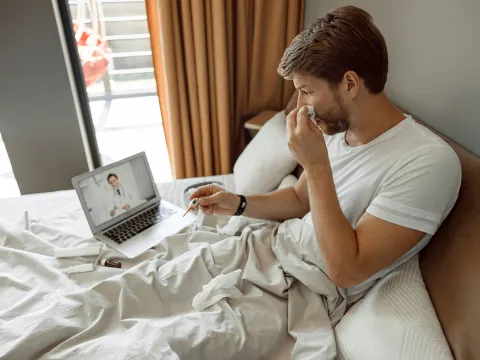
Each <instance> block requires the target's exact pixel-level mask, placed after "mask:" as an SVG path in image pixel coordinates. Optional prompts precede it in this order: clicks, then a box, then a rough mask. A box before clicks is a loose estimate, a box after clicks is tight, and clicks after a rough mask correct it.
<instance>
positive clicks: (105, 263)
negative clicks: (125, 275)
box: [98, 259, 122, 269]
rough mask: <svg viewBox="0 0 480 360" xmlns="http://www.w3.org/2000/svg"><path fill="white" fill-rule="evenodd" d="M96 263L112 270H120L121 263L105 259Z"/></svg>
mask: <svg viewBox="0 0 480 360" xmlns="http://www.w3.org/2000/svg"><path fill="white" fill-rule="evenodd" d="M98 263H99V264H100V265H103V266H107V267H114V268H119V269H120V268H121V267H122V263H121V262H120V261H115V260H107V259H100V260H98Z"/></svg>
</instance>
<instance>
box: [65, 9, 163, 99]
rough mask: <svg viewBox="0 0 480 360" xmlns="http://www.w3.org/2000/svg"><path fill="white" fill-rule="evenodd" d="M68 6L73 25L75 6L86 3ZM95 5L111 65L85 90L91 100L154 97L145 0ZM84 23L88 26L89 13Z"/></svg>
mask: <svg viewBox="0 0 480 360" xmlns="http://www.w3.org/2000/svg"><path fill="white" fill-rule="evenodd" d="M87 1H92V0H87ZM93 1H94V0H93ZM68 3H69V6H70V12H71V14H72V19H73V21H74V23H75V21H76V14H77V7H78V4H85V2H84V1H81V0H69V2H68ZM97 4H98V6H99V11H98V15H99V21H100V22H101V23H102V24H103V25H104V31H105V40H107V42H108V47H109V50H110V64H109V66H108V69H107V72H106V73H105V75H104V76H103V77H102V79H100V80H99V81H97V82H96V83H95V84H93V85H91V86H90V87H89V88H88V89H87V90H88V94H89V97H90V99H92V100H93V99H96V100H101V99H105V100H108V99H114V98H122V97H134V96H147V95H153V94H156V85H155V77H154V73H153V64H152V51H151V47H150V34H149V32H148V24H147V15H146V9H145V0H99V1H98V2H97ZM85 24H86V25H87V26H91V19H90V18H89V13H88V11H87V12H86V19H85Z"/></svg>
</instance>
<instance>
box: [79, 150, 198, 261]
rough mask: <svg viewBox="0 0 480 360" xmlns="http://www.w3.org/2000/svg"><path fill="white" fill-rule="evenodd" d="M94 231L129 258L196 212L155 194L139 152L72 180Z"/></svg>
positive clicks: (180, 226)
mask: <svg viewBox="0 0 480 360" xmlns="http://www.w3.org/2000/svg"><path fill="white" fill-rule="evenodd" d="M72 184H73V187H74V188H75V190H76V192H77V195H78V198H79V200H80V203H81V204H82V209H83V211H84V213H85V216H86V218H87V220H88V224H89V225H90V229H91V230H92V233H93V235H94V236H95V238H97V239H98V240H100V241H102V242H104V243H105V244H107V245H108V246H110V247H112V248H113V249H115V250H117V251H118V252H120V253H122V254H123V255H125V256H127V257H129V258H134V257H136V256H138V255H140V254H141V253H143V252H144V251H146V250H148V249H150V248H151V247H153V246H155V245H157V244H158V243H159V242H160V241H161V240H162V239H163V238H165V237H166V236H169V235H172V234H175V233H176V232H178V231H179V230H181V229H183V228H184V227H186V226H188V225H190V224H192V223H193V222H195V220H196V218H197V217H196V216H195V215H194V214H192V213H191V212H190V213H188V214H187V215H186V216H185V217H183V213H184V210H182V209H181V208H179V207H177V206H175V205H173V204H171V203H169V202H167V201H165V200H162V199H161V198H160V195H159V194H158V189H157V187H156V185H155V183H154V181H153V177H152V172H151V170H150V166H149V165H148V161H147V157H146V155H145V153H144V152H142V153H140V154H136V155H133V156H131V157H129V158H126V159H124V160H120V161H118V162H115V163H113V164H110V165H107V166H103V167H101V168H98V169H96V170H94V171H91V172H88V173H85V174H82V175H79V176H76V177H74V178H73V179H72Z"/></svg>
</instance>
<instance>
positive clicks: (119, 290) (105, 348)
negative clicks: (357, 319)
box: [0, 192, 345, 359]
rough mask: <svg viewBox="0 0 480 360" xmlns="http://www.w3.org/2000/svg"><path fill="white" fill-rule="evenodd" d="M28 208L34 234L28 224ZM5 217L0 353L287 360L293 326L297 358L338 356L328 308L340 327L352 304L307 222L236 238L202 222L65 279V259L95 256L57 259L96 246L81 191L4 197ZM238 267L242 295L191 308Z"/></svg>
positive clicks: (0, 235)
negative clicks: (112, 264) (329, 271)
mask: <svg viewBox="0 0 480 360" xmlns="http://www.w3.org/2000/svg"><path fill="white" fill-rule="evenodd" d="M24 210H29V214H30V218H31V219H32V226H31V228H32V232H27V231H24V230H23V229H22V225H23V224H22V217H23V212H24ZM0 219H2V223H5V222H6V221H5V220H7V221H10V223H9V224H3V225H2V228H1V230H0V245H2V246H3V247H1V248H0V258H1V259H0V264H1V265H0V282H1V283H2V285H1V287H0V298H1V299H2V305H1V306H0V339H1V340H0V358H6V359H10V358H11V359H29V358H40V357H42V356H43V357H42V358H45V359H55V358H59V359H64V358H75V357H76V356H77V355H78V356H80V354H81V355H82V356H80V358H85V357H84V356H86V355H87V357H88V358H89V359H96V358H99V359H100V358H101V359H105V358H107V359H108V358H115V359H119V358H120V359H121V358H125V359H128V358H134V357H135V356H137V358H149V357H148V356H150V357H151V358H162V359H163V358H175V354H174V353H176V354H179V355H180V358H181V359H202V358H205V359H226V358H237V357H238V358H240V359H254V358H272V356H274V355H275V354H276V353H277V357H276V359H277V358H278V359H280V358H282V359H284V358H285V359H287V358H290V355H289V354H290V351H289V350H288V348H289V347H290V346H291V338H290V337H289V336H288V333H287V329H289V330H290V333H291V334H293V335H294V336H296V337H299V339H300V341H299V342H297V344H300V345H301V346H297V347H296V348H295V350H294V353H295V356H294V358H297V359H306V358H311V359H318V358H320V357H319V356H320V355H319V354H322V356H323V355H325V357H321V358H333V357H334V355H335V351H336V347H335V342H334V336H333V332H332V327H331V323H330V319H329V318H328V316H327V312H328V313H329V314H330V317H331V318H332V319H333V321H334V323H335V322H337V321H338V320H339V317H340V316H341V315H342V314H343V311H344V305H345V304H344V301H343V298H342V296H341V294H340V292H339V291H338V290H337V288H336V287H334V286H333V284H331V283H330V282H329V280H328V278H327V277H326V276H324V274H323V273H322V272H321V271H320V270H319V268H321V267H322V261H321V258H319V257H316V256H314V255H313V254H318V251H315V250H314V248H312V246H316V242H314V241H313V242H312V241H311V239H312V236H313V232H312V231H311V228H309V227H308V225H306V224H304V223H303V222H301V221H290V222H287V223H285V224H284V225H282V226H280V228H279V229H278V234H277V225H275V224H270V226H269V227H265V226H262V227H260V228H258V229H257V230H255V231H254V230H248V229H247V230H245V231H244V232H243V233H242V235H241V236H228V235H222V234H218V233H216V232H215V229H214V228H212V227H209V226H205V225H212V223H211V222H212V218H205V219H204V220H205V221H204V222H203V223H202V224H201V225H198V226H199V230H201V231H197V232H195V233H187V234H180V235H176V236H173V237H170V238H169V239H167V241H164V242H162V243H161V244H160V245H159V246H157V247H156V249H154V250H149V251H148V252H146V253H145V254H142V255H141V256H140V257H138V258H136V259H133V260H128V259H123V258H122V257H121V256H120V254H118V253H117V252H115V251H113V250H111V249H108V248H106V247H105V246H103V250H102V255H101V256H102V257H106V258H117V259H120V260H121V262H122V267H123V269H114V268H106V267H97V268H96V269H95V271H94V272H91V273H84V274H75V275H70V276H67V275H65V274H64V273H62V270H64V269H65V268H66V267H68V266H71V265H76V264H80V263H84V262H86V261H92V259H91V258H83V259H82V258H76V259H73V260H67V259H65V260H57V259H54V258H53V257H52V252H53V248H55V247H70V246H81V245H91V244H97V242H96V240H94V239H92V237H91V233H90V231H89V228H88V225H87V223H86V220H85V219H84V215H83V212H82V210H81V209H80V205H79V203H78V200H77V198H76V196H75V194H74V193H73V192H59V193H52V194H44V195H33V196H27V197H23V198H20V199H9V200H3V201H1V202H0ZM219 220H220V222H221V221H222V219H219ZM253 229H255V226H253ZM170 259H173V260H172V261H168V260H170ZM237 268H240V269H243V273H242V282H241V283H239V284H238V288H239V289H240V290H241V291H242V293H243V296H242V297H241V298H239V299H234V300H229V301H225V300H221V301H220V302H218V303H217V304H216V305H214V306H212V307H210V308H208V309H207V310H205V311H204V312H196V311H194V310H193V308H192V305H191V303H192V299H193V297H194V296H195V295H196V294H197V293H198V292H199V291H201V289H202V285H206V284H207V283H208V282H209V281H210V280H211V279H212V278H213V277H215V276H216V275H218V274H220V273H229V272H231V271H233V270H235V269H237ZM312 277H315V282H313V281H312V280H311V279H312ZM294 278H298V279H300V281H295V279H294ZM322 278H323V280H324V281H323V284H322V281H319V279H322ZM318 284H322V285H320V286H319V285H318ZM287 293H288V295H289V296H286V295H287ZM320 294H323V295H320ZM3 299H8V300H7V301H3ZM322 310H324V311H322ZM287 313H288V321H287ZM320 339H323V340H320ZM219 349H221V351H222V352H221V354H219V352H218V351H219ZM113 354H114V355H115V356H112V355H113ZM154 354H157V357H154V356H153V355H154ZM161 354H163V355H165V357H163V355H161ZM169 356H171V357H169Z"/></svg>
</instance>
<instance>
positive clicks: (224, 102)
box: [146, 0, 304, 179]
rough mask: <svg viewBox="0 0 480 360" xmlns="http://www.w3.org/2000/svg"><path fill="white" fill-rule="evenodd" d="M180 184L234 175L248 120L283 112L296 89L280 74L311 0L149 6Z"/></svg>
mask: <svg viewBox="0 0 480 360" xmlns="http://www.w3.org/2000/svg"><path fill="white" fill-rule="evenodd" d="M146 5H147V17H148V24H149V30H150V36H151V42H152V53H153V62H154V69H155V77H156V80H157V88H158V96H159V100H160V108H161V114H162V122H163V127H164V131H165V138H166V142H167V148H168V152H169V157H170V163H171V165H172V172H173V177H174V178H177V179H178V178H184V177H195V176H208V175H216V174H224V173H229V172H231V171H232V166H233V163H234V161H235V159H236V158H237V156H238V155H239V154H240V152H241V150H242V149H243V147H244V145H245V144H244V134H245V132H244V128H243V121H244V120H245V119H247V118H248V116H251V115H254V114H256V113H258V112H260V111H262V110H266V109H270V110H281V109H282V108H283V107H284V106H285V105H286V103H287V102H288V100H289V98H290V97H291V95H292V93H293V90H294V89H293V84H292V83H291V82H290V81H285V80H283V79H282V78H281V77H280V76H279V75H278V74H277V72H276V69H277V66H278V63H279V62H280V59H281V57H282V55H283V52H284V50H285V48H286V47H287V46H288V45H289V44H290V42H291V41H292V40H293V38H294V37H295V36H296V35H297V34H298V33H299V32H300V31H301V30H302V26H303V7H304V2H303V0H236V1H235V0H146Z"/></svg>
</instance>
